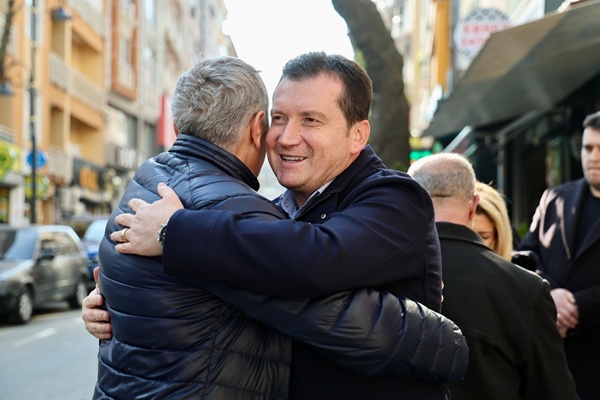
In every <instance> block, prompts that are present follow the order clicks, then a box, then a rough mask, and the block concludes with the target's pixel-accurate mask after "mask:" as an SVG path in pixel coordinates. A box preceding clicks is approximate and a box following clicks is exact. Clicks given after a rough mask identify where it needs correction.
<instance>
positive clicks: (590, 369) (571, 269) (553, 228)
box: [520, 178, 600, 399]
mask: <svg viewBox="0 0 600 400" xmlns="http://www.w3.org/2000/svg"><path fill="white" fill-rule="evenodd" d="M587 190H589V187H588V184H587V182H586V181H585V179H583V178H582V179H579V180H576V181H572V182H568V183H565V184H563V185H560V186H557V187H555V188H551V189H548V190H546V191H545V192H544V194H543V195H542V198H541V200H540V204H539V205H538V208H537V210H536V212H535V215H534V217H533V221H532V223H531V227H530V228H529V233H528V234H527V235H526V236H525V237H524V238H523V240H522V242H521V246H520V250H531V251H533V252H534V253H536V254H537V255H538V258H539V261H540V264H539V267H538V268H539V271H538V273H539V274H540V275H541V276H542V277H544V278H545V279H547V280H548V281H549V282H550V285H551V286H552V288H565V289H568V290H570V291H571V292H573V295H574V296H575V300H576V301H577V307H578V309H579V326H578V328H577V329H575V330H574V331H573V332H569V337H568V338H567V339H566V340H565V351H566V354H567V359H568V361H569V366H570V368H571V372H572V373H573V376H574V378H575V381H576V383H577V390H578V393H579V395H580V396H581V398H582V399H588V398H589V399H595V398H598V396H600V220H598V221H596V224H595V225H594V227H593V228H592V231H591V232H590V234H589V235H588V237H587V238H586V239H585V240H584V241H583V243H581V244H580V245H579V248H578V251H577V253H574V252H573V250H572V249H573V248H574V242H575V233H576V223H577V218H578V211H579V209H580V206H581V202H582V199H583V195H584V193H585V191H587Z"/></svg>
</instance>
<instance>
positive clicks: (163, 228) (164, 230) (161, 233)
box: [158, 221, 169, 246]
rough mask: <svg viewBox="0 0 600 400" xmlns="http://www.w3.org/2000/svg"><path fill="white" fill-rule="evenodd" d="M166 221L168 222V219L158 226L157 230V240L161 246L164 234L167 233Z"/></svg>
mask: <svg viewBox="0 0 600 400" xmlns="http://www.w3.org/2000/svg"><path fill="white" fill-rule="evenodd" d="M168 223H169V221H167V222H165V223H164V224H162V225H161V226H160V229H159V230H158V242H159V243H160V245H161V246H163V245H164V242H165V235H166V234H167V224H168Z"/></svg>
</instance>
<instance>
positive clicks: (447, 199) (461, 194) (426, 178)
mask: <svg viewBox="0 0 600 400" xmlns="http://www.w3.org/2000/svg"><path fill="white" fill-rule="evenodd" d="M408 174H409V175H410V176H412V177H413V179H414V180H415V181H417V182H419V183H420V184H421V186H423V188H424V189H425V190H427V192H428V193H429V195H430V196H431V199H432V200H433V206H434V208H435V220H436V221H437V222H453V223H455V224H462V225H466V226H468V227H471V226H472V223H473V217H474V215H475V208H476V206H477V202H478V196H476V195H475V183H476V179H475V171H474V170H473V166H472V165H471V163H470V162H469V160H467V159H466V158H465V157H463V156H461V155H460V154H455V153H439V154H432V155H430V156H427V157H424V158H421V159H419V160H417V161H416V162H415V163H414V164H413V165H411V167H410V168H409V169H408Z"/></svg>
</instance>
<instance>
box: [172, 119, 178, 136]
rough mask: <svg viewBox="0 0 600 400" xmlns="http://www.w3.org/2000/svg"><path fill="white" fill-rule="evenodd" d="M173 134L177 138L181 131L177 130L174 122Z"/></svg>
mask: <svg viewBox="0 0 600 400" xmlns="http://www.w3.org/2000/svg"><path fill="white" fill-rule="evenodd" d="M173 132H175V137H177V136H179V129H177V125H175V121H173Z"/></svg>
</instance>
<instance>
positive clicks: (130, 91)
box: [0, 0, 235, 226]
mask: <svg viewBox="0 0 600 400" xmlns="http://www.w3.org/2000/svg"><path fill="white" fill-rule="evenodd" d="M0 13H1V15H0V20H1V21H0V23H2V25H0V28H3V27H5V26H9V29H7V30H4V29H3V31H5V32H7V35H5V36H6V38H7V41H6V46H5V48H2V46H1V45H0V55H2V59H3V60H4V63H3V66H4V68H0V223H8V224H11V225H15V226H21V225H27V224H29V223H33V222H35V223H63V222H65V221H68V220H70V219H72V218H78V217H81V216H85V215H96V214H108V213H110V212H111V211H112V209H113V208H114V207H115V205H116V202H117V201H118V199H119V198H120V196H121V193H122V192H123V190H124V188H125V187H126V185H127V184H128V183H129V181H130V179H131V177H132V176H133V173H134V172H135V170H136V169H137V167H138V166H139V164H140V163H141V162H142V161H143V160H145V159H146V158H148V157H150V156H153V155H155V154H157V153H159V152H160V151H163V150H164V149H166V148H168V147H170V145H171V144H172V143H173V141H174V139H175V136H174V133H173V129H172V126H171V124H172V123H171V119H170V110H169V104H170V96H171V93H172V90H173V87H174V84H175V81H176V79H177V77H178V76H179V74H181V73H182V72H183V71H184V70H185V69H187V68H188V67H189V66H190V65H191V63H192V62H193V60H194V57H195V56H197V55H199V54H203V55H206V56H213V55H217V54H231V55H235V49H234V48H233V45H232V44H231V40H230V39H229V37H227V36H226V35H224V34H223V33H222V30H221V29H220V27H221V26H222V23H223V21H224V20H225V18H226V16H227V10H226V8H225V6H224V2H223V0H192V1H186V0H143V1H142V0H68V1H67V0H37V1H36V0H17V1H12V0H0ZM7 24H8V25H7ZM33 150H35V152H33ZM32 164H33V165H35V167H36V168H35V169H34V168H33V167H32ZM33 178H35V179H33ZM32 180H33V181H34V182H35V184H34V185H32V184H31V181H32ZM32 186H35V192H34V193H35V195H33V196H32ZM34 205H35V206H34ZM32 210H34V212H33V213H32Z"/></svg>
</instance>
